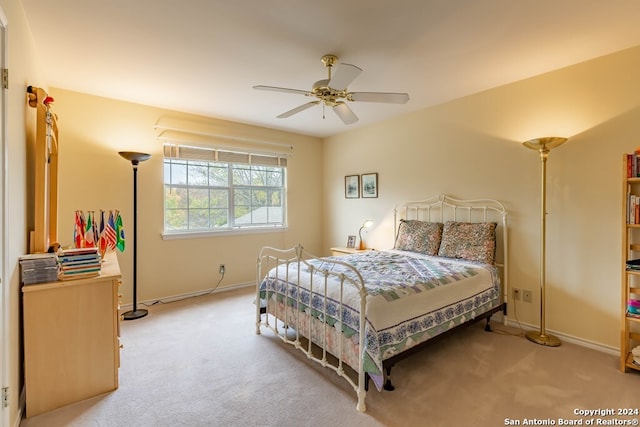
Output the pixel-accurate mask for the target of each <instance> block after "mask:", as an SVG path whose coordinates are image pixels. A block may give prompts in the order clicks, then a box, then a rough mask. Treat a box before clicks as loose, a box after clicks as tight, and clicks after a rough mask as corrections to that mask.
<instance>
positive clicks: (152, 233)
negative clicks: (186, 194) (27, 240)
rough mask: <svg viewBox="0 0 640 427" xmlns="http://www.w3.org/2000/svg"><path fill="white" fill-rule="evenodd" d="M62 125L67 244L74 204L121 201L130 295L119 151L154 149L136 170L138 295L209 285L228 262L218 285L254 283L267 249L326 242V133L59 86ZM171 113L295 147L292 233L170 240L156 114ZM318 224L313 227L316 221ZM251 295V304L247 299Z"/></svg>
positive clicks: (128, 216) (126, 201)
mask: <svg viewBox="0 0 640 427" xmlns="http://www.w3.org/2000/svg"><path fill="white" fill-rule="evenodd" d="M50 94H51V95H52V96H53V97H54V98H55V111H56V113H57V114H58V116H59V127H60V198H59V203H60V213H59V218H60V221H59V236H60V243H61V244H63V245H71V244H72V243H73V218H74V217H73V212H74V211H75V210H76V209H80V210H85V211H89V210H94V211H99V210H100V209H103V210H109V209H119V210H120V211H121V212H122V217H123V221H124V224H125V234H126V236H127V248H126V250H125V252H123V253H120V252H118V259H119V261H120V265H121V269H122V272H123V287H122V293H123V302H124V303H131V301H132V295H133V294H132V288H131V284H132V274H133V270H132V269H133V267H132V257H133V253H132V248H133V216H132V215H133V212H132V211H133V172H132V167H131V163H129V162H127V161H126V160H124V159H122V158H121V157H120V156H119V155H118V151H141V152H146V153H150V154H151V155H152V157H151V159H150V160H148V161H145V162H143V163H141V164H140V166H139V168H138V301H153V300H156V299H159V298H164V297H171V296H177V295H184V294H187V293H192V292H197V291H202V290H205V289H210V288H212V287H214V286H215V285H216V283H217V282H218V279H219V275H218V265H219V264H221V263H224V264H225V265H226V275H225V278H224V280H223V281H222V283H221V284H220V287H221V288H222V287H225V286H231V285H238V284H245V283H250V282H253V281H255V263H256V259H257V254H258V251H259V249H260V247H262V246H265V245H269V246H276V247H289V246H293V245H295V244H296V243H298V242H303V243H304V244H305V246H306V247H307V248H308V249H309V250H315V251H317V250H320V247H321V241H322V234H321V229H320V227H319V226H316V225H317V224H321V223H322V220H321V202H322V200H321V199H322V191H321V188H322V180H321V175H322V167H321V159H322V144H321V141H320V140H319V139H316V138H312V137H307V136H301V135H295V134H291V133H285V132H279V131H274V130H269V129H264V128H258V127H255V126H247V125H242V124H239V123H231V122H227V121H222V120H215V119H210V118H203V117H198V116H194V115H189V114H182V113H178V112H173V111H167V110H162V109H159V108H152V107H148V106H143V105H138V104H132V103H127V102H121V101H115V100H111V99H106V98H100V97H95V96H90V95H86V94H80V93H76V92H70V91H66V90H62V89H56V88H52V89H51V91H50ZM167 120H171V121H173V122H179V123H180V124H182V125H184V124H185V123H188V124H189V125H191V126H194V127H198V128H200V129H208V130H209V131H210V132H213V133H225V134H233V135H236V136H245V137H247V138H259V139H261V140H266V141H274V142H280V143H283V144H288V145H293V147H294V148H293V155H292V157H291V158H290V159H289V166H288V168H287V173H288V192H287V193H288V201H289V205H288V213H289V227H288V231H286V232H276V233H261V234H242V235H235V236H231V235H222V236H216V237H203V238H191V239H179V240H163V239H162V237H161V233H162V231H163V162H162V142H161V141H159V140H158V139H157V135H158V134H159V132H160V131H158V130H154V125H155V124H156V123H158V121H162V122H163V123H164V122H166V121H167ZM310 224H311V226H310ZM249 303H250V302H249Z"/></svg>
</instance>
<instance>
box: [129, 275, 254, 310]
mask: <svg viewBox="0 0 640 427" xmlns="http://www.w3.org/2000/svg"><path fill="white" fill-rule="evenodd" d="M255 285H256V284H255V282H247V283H239V284H236V285H228V286H223V287H221V288H209V289H203V290H201V291H194V292H188V293H186V294H179V295H171V296H166V297H162V298H157V299H153V300H146V301H138V304H139V305H144V306H152V305H155V304H166V303H170V302H175V301H181V300H184V299H187V298H194V297H200V296H204V295H210V294H217V293H221V292H229V291H235V290H237V289H242V288H247V287H250V286H255ZM132 308H133V303H131V304H123V305H121V306H120V310H121V311H128V310H130V309H132Z"/></svg>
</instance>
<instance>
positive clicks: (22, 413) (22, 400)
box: [14, 386, 27, 427]
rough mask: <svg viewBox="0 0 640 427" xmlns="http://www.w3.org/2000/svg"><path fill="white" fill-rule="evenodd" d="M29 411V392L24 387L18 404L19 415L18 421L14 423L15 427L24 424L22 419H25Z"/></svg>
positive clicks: (17, 416)
mask: <svg viewBox="0 0 640 427" xmlns="http://www.w3.org/2000/svg"><path fill="white" fill-rule="evenodd" d="M26 409H27V390H26V388H25V387H24V386H22V388H21V389H20V397H19V402H18V413H17V414H16V419H15V423H14V427H20V424H21V423H22V418H24V416H25V414H26Z"/></svg>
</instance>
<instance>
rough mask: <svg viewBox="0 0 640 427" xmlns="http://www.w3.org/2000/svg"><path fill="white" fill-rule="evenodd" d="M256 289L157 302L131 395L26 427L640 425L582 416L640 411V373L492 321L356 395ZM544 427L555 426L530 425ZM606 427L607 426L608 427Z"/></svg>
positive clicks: (139, 350)
mask: <svg viewBox="0 0 640 427" xmlns="http://www.w3.org/2000/svg"><path fill="white" fill-rule="evenodd" d="M253 300H254V294H253V290H252V289H249V288H247V289H240V290H234V291H228V292H220V293H216V294H212V295H207V296H201V297H195V298H190V299H187V300H183V301H177V302H173V303H170V304H161V305H155V306H152V307H149V312H150V314H149V316H147V317H145V318H142V319H138V320H134V321H127V322H122V323H121V342H122V343H123V344H124V348H123V349H122V351H121V367H120V388H119V389H118V390H116V391H114V392H112V393H108V394H105V395H102V396H98V397H95V398H92V399H88V400H85V401H82V402H79V403H76V404H73V405H69V406H66V407H64V408H60V409H57V410H54V411H51V412H48V413H45V414H41V415H38V416H36V417H32V418H29V419H25V420H23V422H22V424H21V426H22V427H39V426H46V427H56V426H80V427H89V426H104V427H107V426H109V427H110V426H118V427H128V426H331V427H338V426H355V427H357V426H367V427H369V426H403V427H404V426H434V427H438V426H447V427H450V426H503V425H509V424H508V423H510V422H514V424H511V425H518V424H515V422H517V423H520V424H519V425H527V422H528V421H532V420H539V421H545V420H546V421H545V422H547V423H549V420H551V421H553V422H555V424H546V425H560V424H559V423H560V420H561V419H562V420H582V423H583V425H587V424H588V422H589V421H588V420H591V419H593V420H594V424H593V425H597V424H596V419H601V420H605V421H606V420H612V419H614V418H615V419H620V420H633V419H640V416H619V415H615V416H596V415H576V414H575V411H576V410H587V411H588V410H601V409H613V410H615V411H617V410H618V408H621V409H622V408H631V409H634V408H635V409H636V410H638V409H640V375H639V374H638V373H637V372H636V373H627V374H623V373H621V372H620V371H619V370H618V358H617V357H615V356H612V355H609V354H605V353H601V352H598V351H596V350H592V349H587V348H584V347H580V346H577V345H574V344H570V343H563V345H562V346H560V347H557V348H548V347H543V346H539V345H537V344H534V343H531V342H529V341H528V340H527V339H526V338H524V337H522V336H517V335H514V334H516V333H518V331H517V330H516V329H514V328H508V327H505V326H503V325H501V324H499V323H497V322H492V324H493V327H494V329H495V330H503V331H508V332H509V333H510V334H500V333H488V332H485V331H484V330H483V327H484V322H479V323H477V324H475V325H473V326H471V327H469V328H466V329H464V330H462V331H460V332H459V333H457V334H455V335H454V336H451V337H448V338H445V339H443V340H441V341H440V342H438V343H435V344H434V345H433V346H431V347H429V348H428V349H426V350H425V351H422V352H420V353H417V354H415V355H413V356H411V357H409V358H407V359H405V360H403V361H402V362H400V363H398V364H397V365H396V366H395V367H394V368H393V370H392V379H393V383H394V385H395V386H396V390H395V391H392V392H388V391H382V392H378V391H377V390H375V387H372V389H371V390H370V391H369V393H368V394H367V399H366V403H367V412H366V413H359V412H357V411H356V397H355V392H354V391H353V390H352V389H351V387H350V386H349V385H348V384H347V382H346V381H345V380H343V379H342V378H339V377H337V376H336V375H335V373H333V372H332V371H330V370H328V369H325V368H322V367H320V366H317V365H316V364H315V363H312V362H310V361H309V360H307V359H306V357H305V356H304V355H302V354H300V353H299V352H297V351H294V349H293V348H292V347H291V346H289V345H286V344H284V343H282V342H281V341H280V340H279V339H277V338H276V337H274V335H273V334H272V333H271V332H270V331H263V333H262V335H256V334H255V306H254V305H253ZM529 425H545V424H529ZM605 425H606V424H605Z"/></svg>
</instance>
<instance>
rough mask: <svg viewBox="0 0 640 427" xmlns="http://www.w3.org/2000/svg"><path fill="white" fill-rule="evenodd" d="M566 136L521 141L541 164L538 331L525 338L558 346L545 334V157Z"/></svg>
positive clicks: (557, 342) (562, 141)
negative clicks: (536, 153) (537, 154)
mask: <svg viewBox="0 0 640 427" xmlns="http://www.w3.org/2000/svg"><path fill="white" fill-rule="evenodd" d="M566 140H567V138H559V137H547V138H537V139H531V140H529V141H526V142H523V145H524V146H525V147H527V148H530V149H532V150H536V151H538V152H539V153H540V162H541V164H542V195H541V197H540V204H541V210H540V331H529V332H527V333H526V337H527V339H529V341H533V342H534V343H536V344H540V345H546V346H549V347H558V346H559V345H560V339H559V338H558V337H556V336H553V335H550V334H547V333H546V331H545V324H544V322H545V313H544V312H545V265H546V259H545V246H546V239H545V235H546V232H547V226H546V216H547V157H549V151H551V149H552V148H555V147H557V146H559V145H561V144H563V143H564V142H565V141H566Z"/></svg>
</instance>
